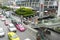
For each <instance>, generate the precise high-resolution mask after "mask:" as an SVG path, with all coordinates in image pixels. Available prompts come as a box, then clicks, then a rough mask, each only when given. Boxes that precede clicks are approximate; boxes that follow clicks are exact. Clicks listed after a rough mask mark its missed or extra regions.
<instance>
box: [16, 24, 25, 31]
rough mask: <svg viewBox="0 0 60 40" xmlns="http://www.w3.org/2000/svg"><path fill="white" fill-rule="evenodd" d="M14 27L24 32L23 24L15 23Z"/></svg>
mask: <svg viewBox="0 0 60 40" xmlns="http://www.w3.org/2000/svg"><path fill="white" fill-rule="evenodd" d="M16 28H17V29H18V30H20V31H21V32H24V31H25V30H26V28H25V27H23V25H21V24H16Z"/></svg>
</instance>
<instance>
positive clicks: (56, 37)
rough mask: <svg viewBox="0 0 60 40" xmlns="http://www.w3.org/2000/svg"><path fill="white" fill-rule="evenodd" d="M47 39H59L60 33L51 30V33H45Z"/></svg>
mask: <svg viewBox="0 0 60 40" xmlns="http://www.w3.org/2000/svg"><path fill="white" fill-rule="evenodd" d="M47 38H48V39H49V40H60V34H58V33H55V32H53V31H51V35H47Z"/></svg>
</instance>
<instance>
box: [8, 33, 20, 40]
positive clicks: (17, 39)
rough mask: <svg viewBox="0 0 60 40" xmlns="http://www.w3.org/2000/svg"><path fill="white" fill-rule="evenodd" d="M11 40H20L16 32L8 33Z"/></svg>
mask: <svg viewBox="0 0 60 40" xmlns="http://www.w3.org/2000/svg"><path fill="white" fill-rule="evenodd" d="M8 38H9V40H20V38H19V37H18V36H17V35H16V33H14V32H8Z"/></svg>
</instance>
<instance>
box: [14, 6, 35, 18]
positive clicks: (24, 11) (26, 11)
mask: <svg viewBox="0 0 60 40" xmlns="http://www.w3.org/2000/svg"><path fill="white" fill-rule="evenodd" d="M15 13H16V14H17V15H22V16H23V17H29V16H33V15H34V14H35V13H34V11H32V9H30V8H24V7H22V8H19V9H17V10H16V11H15Z"/></svg>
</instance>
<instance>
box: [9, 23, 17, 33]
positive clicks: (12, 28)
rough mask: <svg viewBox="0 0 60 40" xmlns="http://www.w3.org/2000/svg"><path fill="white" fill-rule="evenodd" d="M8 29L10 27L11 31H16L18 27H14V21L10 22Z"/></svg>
mask: <svg viewBox="0 0 60 40" xmlns="http://www.w3.org/2000/svg"><path fill="white" fill-rule="evenodd" d="M8 29H9V31H12V32H16V28H15V27H14V25H13V24H12V23H10V24H9V27H8Z"/></svg>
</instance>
